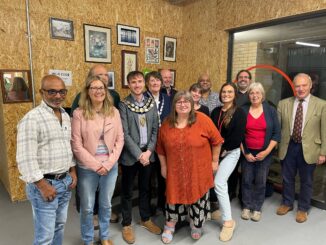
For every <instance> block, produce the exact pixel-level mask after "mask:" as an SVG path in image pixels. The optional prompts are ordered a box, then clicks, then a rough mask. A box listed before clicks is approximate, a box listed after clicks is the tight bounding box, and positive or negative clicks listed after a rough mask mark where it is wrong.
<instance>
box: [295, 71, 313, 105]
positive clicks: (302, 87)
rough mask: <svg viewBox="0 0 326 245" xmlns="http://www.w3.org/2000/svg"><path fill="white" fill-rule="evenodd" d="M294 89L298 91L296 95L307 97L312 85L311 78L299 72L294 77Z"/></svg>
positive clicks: (301, 97) (299, 97)
mask: <svg viewBox="0 0 326 245" xmlns="http://www.w3.org/2000/svg"><path fill="white" fill-rule="evenodd" d="M293 83H294V90H295V92H296V97H297V98H298V99H299V100H300V99H305V98H306V97H307V96H308V95H309V94H310V90H311V87H312V82H311V79H310V77H309V76H308V75H306V74H299V75H297V76H296V77H295V78H294V81H293Z"/></svg>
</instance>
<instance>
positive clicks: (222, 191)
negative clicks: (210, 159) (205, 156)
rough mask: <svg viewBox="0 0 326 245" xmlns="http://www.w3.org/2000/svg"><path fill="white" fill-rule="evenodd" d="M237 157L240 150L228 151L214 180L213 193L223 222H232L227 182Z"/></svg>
mask: <svg viewBox="0 0 326 245" xmlns="http://www.w3.org/2000/svg"><path fill="white" fill-rule="evenodd" d="M239 157H240V148H236V149H234V150H231V151H229V152H228V153H227V155H226V156H225V157H224V158H223V160H222V161H221V162H220V166H219V168H218V171H217V172H216V175H215V178H214V184H215V192H216V194H217V198H218V201H219V204H220V210H221V214H222V220H223V221H227V220H232V215H231V204H230V198H229V193H228V183H227V181H228V178H229V176H230V175H231V173H232V172H233V170H234V168H235V166H236V165H237V163H238V160H239Z"/></svg>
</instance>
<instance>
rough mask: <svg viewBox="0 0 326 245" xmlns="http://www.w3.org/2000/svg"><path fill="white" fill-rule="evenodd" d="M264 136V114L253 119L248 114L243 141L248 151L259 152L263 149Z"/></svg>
mask: <svg viewBox="0 0 326 245" xmlns="http://www.w3.org/2000/svg"><path fill="white" fill-rule="evenodd" d="M265 135H266V120H265V115H264V112H263V113H262V114H261V115H260V116H259V117H258V118H254V117H253V116H252V115H251V114H250V112H249V113H248V116H247V125H246V134H245V141H246V145H247V147H248V148H249V149H255V150H259V149H262V148H263V147H264V142H265Z"/></svg>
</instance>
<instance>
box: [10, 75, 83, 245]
mask: <svg viewBox="0 0 326 245" xmlns="http://www.w3.org/2000/svg"><path fill="white" fill-rule="evenodd" d="M41 84H42V87H41V89H40V93H41V95H42V102H41V104H40V105H39V106H37V107H36V108H34V109H33V110H31V111H30V112H28V113H27V114H26V115H25V116H24V118H23V119H22V120H21V121H20V122H19V124H18V126H17V128H18V134H17V154H16V160H17V165H18V169H19V172H20V174H21V177H20V178H21V179H22V180H23V181H25V182H26V183H27V185H26V194H27V198H28V199H29V200H30V202H31V205H32V209H33V220H34V244H35V245H36V244H62V241H63V233H64V225H65V223H66V219H67V212H68V205H69V200H70V197H71V189H73V188H74V187H75V186H76V183H77V177H76V172H75V164H74V162H73V158H72V151H71V146H70V138H71V127H70V117H69V115H68V114H67V113H66V112H65V110H64V109H63V108H62V107H61V106H62V103H63V102H64V100H65V98H66V95H67V89H66V87H65V84H64V82H63V81H62V79H61V78H59V77H57V76H55V75H47V76H45V77H43V79H42V81H41Z"/></svg>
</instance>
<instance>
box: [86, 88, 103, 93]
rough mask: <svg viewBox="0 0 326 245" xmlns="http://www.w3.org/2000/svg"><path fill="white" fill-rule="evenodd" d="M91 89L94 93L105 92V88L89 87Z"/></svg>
mask: <svg viewBox="0 0 326 245" xmlns="http://www.w3.org/2000/svg"><path fill="white" fill-rule="evenodd" d="M89 89H90V90H91V91H92V92H98V91H100V92H102V91H104V87H89Z"/></svg>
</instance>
